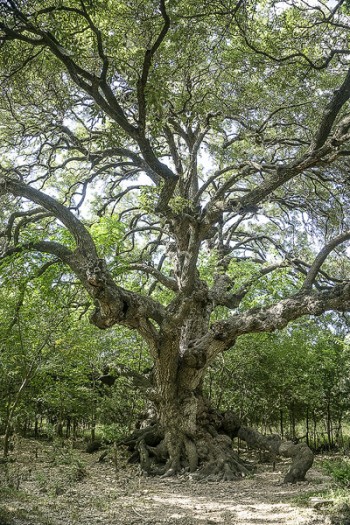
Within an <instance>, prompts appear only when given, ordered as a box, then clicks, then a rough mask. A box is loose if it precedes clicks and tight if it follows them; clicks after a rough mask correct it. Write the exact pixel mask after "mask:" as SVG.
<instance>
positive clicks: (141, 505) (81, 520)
mask: <svg viewBox="0 0 350 525" xmlns="http://www.w3.org/2000/svg"><path fill="white" fill-rule="evenodd" d="M12 454H13V457H14V458H16V460H15V461H13V462H12V463H10V464H8V465H4V464H0V525H78V524H79V525H84V524H86V525H117V524H118V525H119V524H125V525H132V524H135V525H136V524H154V525H158V524H159V525H160V524H176V525H210V524H212V525H216V524H232V525H235V524H239V525H267V524H268V525H272V524H274V525H311V524H312V525H324V524H325V523H326V522H327V518H326V516H327V512H328V510H327V507H323V508H322V509H318V510H316V509H315V508H313V506H312V505H311V501H312V500H310V498H311V497H314V496H315V495H319V494H322V493H323V492H324V491H327V490H328V489H329V488H330V486H331V482H330V480H329V478H327V477H326V476H324V475H323V474H321V472H320V470H319V469H318V468H317V462H316V466H315V468H313V469H311V470H310V471H309V474H308V482H306V483H300V484H297V485H284V484H282V479H283V475H284V473H285V472H286V470H287V464H286V463H278V464H277V465H276V471H275V472H273V470H272V465H269V464H265V465H260V466H259V467H258V469H257V472H256V474H255V475H254V476H253V477H251V478H245V479H242V480H239V481H236V482H224V483H216V482H198V481H196V480H195V479H189V477H188V476H186V477H183V478H181V477H180V478H172V479H159V478H145V477H142V476H141V475H140V473H139V471H138V470H137V468H130V467H128V468H127V469H125V462H124V460H123V459H122V458H116V457H114V461H112V460H111V459H109V457H108V456H107V458H106V459H105V461H104V462H99V461H98V459H99V457H100V455H101V452H96V453H94V454H86V453H83V452H80V451H76V450H72V449H70V448H62V447H58V446H56V447H55V446H53V445H52V444H51V445H48V444H47V443H37V442H34V441H31V440H21V442H20V443H17V445H16V449H15V451H14V452H13V453H12Z"/></svg>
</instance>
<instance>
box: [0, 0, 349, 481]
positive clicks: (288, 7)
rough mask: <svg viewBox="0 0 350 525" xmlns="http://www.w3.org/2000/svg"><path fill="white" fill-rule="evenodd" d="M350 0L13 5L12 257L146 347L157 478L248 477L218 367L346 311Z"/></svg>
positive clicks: (8, 157)
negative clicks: (241, 349) (77, 295)
mask: <svg viewBox="0 0 350 525" xmlns="http://www.w3.org/2000/svg"><path fill="white" fill-rule="evenodd" d="M343 4H344V2H343V1H342V0H340V1H339V2H338V3H336V5H335V6H328V4H327V3H326V2H324V1H321V0H319V1H316V2H312V3H311V2H310V4H309V3H308V2H306V1H304V0H289V1H287V2H284V3H280V2H276V1H274V0H267V1H262V0H261V1H259V0H253V1H252V2H243V1H242V0H236V1H232V0H220V1H219V0H215V1H211V2H200V3H198V2H195V1H192V0H182V1H180V2H171V1H166V0H159V1H154V0H147V1H145V2H143V3H142V4H140V3H139V2H134V1H133V0H130V1H129V2H119V1H109V0H105V1H100V2H97V1H96V2H95V1H93V0H89V1H88V0H40V2H39V0H30V1H27V0H2V2H1V5H0V9H1V22H0V31H1V33H0V34H1V37H0V38H1V42H2V47H1V61H2V62H1V71H2V73H1V74H2V86H3V87H2V91H3V97H2V99H1V103H0V104H1V122H2V124H1V134H2V137H1V139H2V140H1V159H2V160H1V173H0V175H1V179H0V196H1V203H2V208H1V212H0V213H1V220H2V222H3V224H4V226H3V231H2V237H1V238H2V257H3V258H5V257H11V256H15V255H16V254H19V253H22V252H33V253H34V254H35V257H34V258H33V257H32V258H31V260H30V261H31V262H30V264H33V263H34V262H35V263H36V264H38V265H39V266H40V265H43V264H47V263H49V264H55V263H56V262H57V261H61V262H63V263H64V264H65V265H66V266H65V267H66V269H65V270H64V274H63V276H62V279H65V280H69V279H71V278H73V276H74V278H77V279H78V280H79V281H80V282H81V284H82V286H83V287H84V288H85V290H86V292H87V294H88V295H89V296H90V297H91V299H92V301H93V303H94V306H95V308H94V311H93V312H92V314H91V322H92V323H93V324H94V325H95V326H97V327H99V328H101V329H107V328H109V327H111V326H113V325H121V326H125V327H127V328H130V329H132V330H137V331H138V332H139V334H140V335H141V336H142V337H143V339H144V341H145V342H146V343H147V346H148V350H149V353H150V356H151V357H152V359H153V362H154V369H153V374H152V378H151V382H150V387H149V389H148V395H149V399H150V400H151V401H152V402H153V403H154V405H155V407H156V412H157V423H156V424H155V425H153V427H152V429H153V433H152V432H151V430H150V434H147V433H146V434H140V435H141V437H142V439H141V438H140V436H139V438H138V439H137V440H136V442H137V446H138V447H139V451H140V455H141V457H143V458H144V462H143V465H144V468H145V469H146V470H148V471H151V470H152V462H151V461H150V456H154V457H156V458H157V459H158V460H159V461H161V460H162V458H163V457H164V458H166V460H165V461H166V466H165V470H164V472H165V473H166V474H167V475H170V474H174V473H176V472H178V471H179V470H180V469H181V468H182V466H184V465H187V466H188V467H189V468H190V470H195V469H197V467H198V466H199V465H203V464H204V465H206V468H205V469H204V470H203V472H206V473H208V472H209V473H210V472H212V473H216V474H220V473H221V474H222V475H223V476H224V477H227V478H230V476H232V475H236V474H238V473H239V472H240V471H242V470H244V468H243V467H241V466H240V465H239V461H238V460H237V458H235V457H234V455H233V452H232V450H231V447H230V438H229V437H227V435H229V436H230V437H232V436H233V435H236V434H237V432H238V431H239V430H238V429H239V426H240V425H239V424H238V423H235V422H234V419H232V418H231V419H230V417H229V414H226V417H225V416H222V415H219V414H217V413H216V412H215V411H213V410H211V408H210V406H209V405H208V403H207V401H206V400H205V399H204V398H203V395H202V383H203V377H204V375H205V372H206V370H207V368H208V367H209V366H210V364H211V363H212V362H213V361H214V360H215V359H216V358H217V356H218V355H220V354H221V353H222V352H225V351H227V350H229V349H230V348H231V347H232V346H233V345H234V343H235V341H236V340H237V338H238V337H240V336H241V335H244V334H249V333H255V332H271V331H274V330H277V329H280V328H283V327H285V326H286V325H287V324H288V323H289V322H290V321H292V320H294V319H297V318H299V317H301V316H304V315H311V316H315V315H316V316H318V315H321V314H322V313H323V312H325V311H328V310H335V311H338V312H344V311H347V310H348V309H349V308H350V283H349V281H348V279H347V272H348V268H349V262H348V259H347V252H346V248H345V247H346V244H345V243H346V241H348V240H349V239H350V230H349V225H348V218H347V216H346V212H345V210H346V207H347V206H348V205H349V179H348V176H347V170H348V162H349V158H348V156H349V153H350V152H349V151H348V142H349V137H350V135H349V129H350V116H349V113H348V100H349V98H350V69H349V51H348V31H349V27H350V26H349V25H348V22H347V18H346V16H345V12H344V11H343V9H345V8H344V7H343ZM101 241H102V242H103V243H104V248H103V249H101V248H98V244H99V243H101ZM276 275H277V276H280V275H283V276H284V279H285V282H286V286H285V287H284V289H283V290H281V289H280V288H279V289H278V292H276V291H275V288H274V279H275V278H276V277H275V276H276ZM154 429H157V430H156V431H154ZM225 434H226V437H225ZM146 435H148V436H150V435H152V438H149V441H148V442H147V439H148V438H147V439H146V437H145V436H146ZM156 435H157V436H158V440H157V439H156V438H155V436H156ZM241 435H242V437H244V436H243V435H245V437H246V438H247V439H248V440H250V441H252V440H254V439H255V440H256V438H257V436H256V435H255V434H254V435H253V434H250V435H248V434H247V432H244V431H242V432H241ZM158 443H159V444H158ZM152 444H153V448H152V447H151V446H150V445H152ZM155 445H157V447H156V446H155ZM279 448H280V446H279V443H278V444H277V445H276V443H275V445H274V450H275V451H278V450H279ZM287 448H288V447H287ZM282 449H283V450H282V451H284V452H285V453H288V454H290V455H295V451H294V452H291V449H290V450H289V452H286V447H284V448H283V447H282ZM304 452H305V450H304ZM306 455H308V453H306ZM304 459H305V458H304ZM311 462H312V460H311ZM305 465H307V466H306V467H305V468H306V470H307V468H308V467H309V466H310V457H309V458H308V459H307V460H306V461H304V466H305ZM305 468H302V469H301V470H300V471H299V472H297V471H293V472H294V473H291V474H290V476H289V477H288V480H292V481H295V480H296V479H298V478H303V477H304V475H305ZM292 470H293V469H292ZM291 472H292V471H291Z"/></svg>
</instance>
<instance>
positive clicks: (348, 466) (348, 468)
mask: <svg viewBox="0 0 350 525" xmlns="http://www.w3.org/2000/svg"><path fill="white" fill-rule="evenodd" d="M321 467H322V469H323V470H324V471H325V472H326V474H328V475H329V476H331V478H332V479H333V480H334V481H335V482H336V483H337V485H339V486H340V487H344V488H349V487H350V461H349V460H348V459H347V458H341V459H338V458H337V459H333V460H326V461H323V462H322V464H321Z"/></svg>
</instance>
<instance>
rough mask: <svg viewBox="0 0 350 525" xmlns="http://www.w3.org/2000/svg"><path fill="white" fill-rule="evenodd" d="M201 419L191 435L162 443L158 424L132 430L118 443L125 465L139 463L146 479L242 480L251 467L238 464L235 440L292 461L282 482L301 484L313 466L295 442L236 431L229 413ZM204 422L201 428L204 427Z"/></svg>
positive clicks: (208, 414) (238, 428)
mask: <svg viewBox="0 0 350 525" xmlns="http://www.w3.org/2000/svg"><path fill="white" fill-rule="evenodd" d="M203 414H204V412H202V414H201V421H200V422H201V423H202V424H201V425H199V424H198V423H199V421H197V432H196V435H195V436H193V435H192V436H191V437H189V436H186V435H182V436H181V433H180V432H179V434H178V439H176V438H177V436H175V438H174V436H173V437H172V439H169V437H168V438H167V437H166V435H165V433H164V432H163V431H162V429H161V427H160V425H159V424H157V423H155V422H152V424H151V425H150V426H148V427H146V428H140V429H138V430H135V432H133V433H132V434H131V435H130V436H128V437H126V438H124V439H123V440H121V441H120V442H119V445H126V446H127V447H128V449H129V450H130V452H132V455H131V457H130V459H129V461H130V462H134V463H140V467H141V470H142V472H143V473H144V474H145V475H149V476H155V475H161V476H163V477H171V476H175V475H177V474H181V473H185V472H187V473H193V476H194V477H195V478H196V479H207V480H210V481H211V480H214V481H231V480H235V479H238V478H241V477H244V476H247V475H249V474H250V473H251V471H252V469H253V468H252V465H251V464H249V463H247V462H245V461H243V460H242V458H240V457H239V456H238V454H236V453H235V452H234V451H233V449H232V439H233V438H234V437H237V436H238V437H239V438H240V439H242V440H244V441H246V443H247V445H248V446H249V447H250V448H253V449H258V450H267V451H268V452H269V453H271V454H272V457H273V458H276V457H277V456H283V457H288V458H291V459H292V465H291V467H290V469H289V471H288V473H287V474H286V476H285V478H284V482H285V483H295V482H297V481H304V480H305V475H306V472H307V471H308V470H309V468H310V467H311V466H312V463H313V453H312V451H311V450H310V448H309V447H308V446H307V445H306V444H304V443H300V444H297V445H295V444H294V443H292V442H283V441H282V440H281V438H280V437H279V436H278V435H276V434H273V435H270V436H264V435H262V434H260V433H259V432H257V431H256V430H253V429H252V428H248V427H244V426H241V425H240V423H239V421H238V419H237V417H236V416H235V415H234V414H233V413H232V412H226V413H225V414H219V413H218V412H215V411H210V412H206V413H205V414H204V415H205V417H204V416H203ZM204 422H205V424H203V423H204Z"/></svg>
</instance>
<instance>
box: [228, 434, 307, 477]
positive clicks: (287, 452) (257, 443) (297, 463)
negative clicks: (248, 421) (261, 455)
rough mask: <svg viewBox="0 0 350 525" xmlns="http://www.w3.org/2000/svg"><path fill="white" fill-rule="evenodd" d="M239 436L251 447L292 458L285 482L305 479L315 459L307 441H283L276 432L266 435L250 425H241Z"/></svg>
mask: <svg viewBox="0 0 350 525" xmlns="http://www.w3.org/2000/svg"><path fill="white" fill-rule="evenodd" d="M238 437H240V438H241V439H243V440H244V441H246V443H247V444H248V446H249V447H251V448H255V449H263V450H268V451H269V452H271V453H272V454H273V456H274V457H276V456H284V457H287V458H292V465H291V467H290V469H289V471H288V472H287V474H286V476H285V478H284V483H296V482H297V481H305V475H306V472H307V471H308V470H309V469H310V468H311V466H312V464H313V461H314V455H313V453H312V451H311V449H310V448H309V447H308V446H307V445H306V443H299V444H297V445H295V444H294V443H293V442H292V441H282V439H281V438H280V437H279V436H278V435H276V434H272V435H270V436H264V435H263V434H260V433H259V432H257V431H256V430H253V429H252V428H248V427H240V429H239V431H238Z"/></svg>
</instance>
